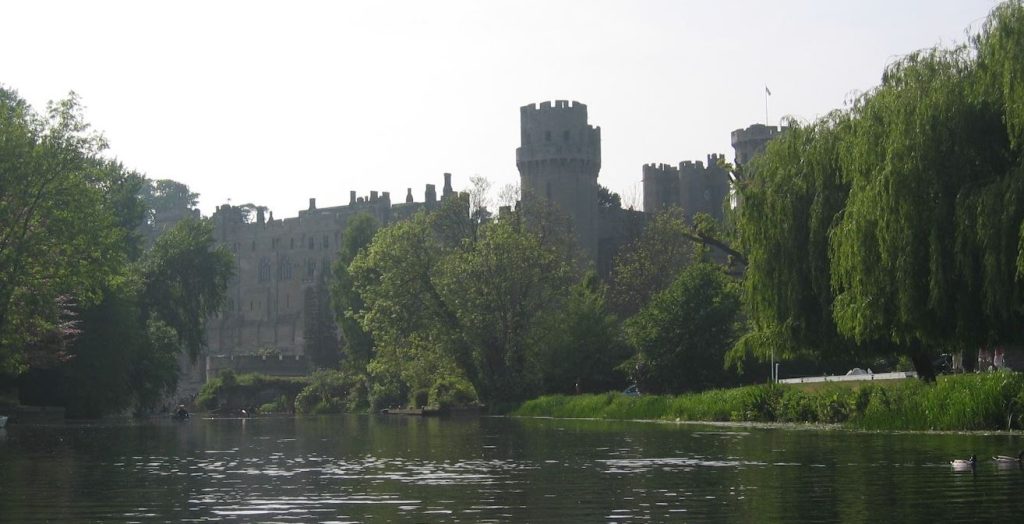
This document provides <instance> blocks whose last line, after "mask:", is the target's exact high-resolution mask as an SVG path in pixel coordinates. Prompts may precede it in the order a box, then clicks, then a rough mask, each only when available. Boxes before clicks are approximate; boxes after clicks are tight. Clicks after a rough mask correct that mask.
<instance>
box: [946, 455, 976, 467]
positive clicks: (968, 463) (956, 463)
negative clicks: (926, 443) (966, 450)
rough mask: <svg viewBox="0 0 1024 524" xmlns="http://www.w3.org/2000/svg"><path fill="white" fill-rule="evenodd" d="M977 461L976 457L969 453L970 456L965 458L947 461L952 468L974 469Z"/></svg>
mask: <svg viewBox="0 0 1024 524" xmlns="http://www.w3.org/2000/svg"><path fill="white" fill-rule="evenodd" d="M977 463H978V457H976V456H974V455H971V458H969V459H967V460H964V459H956V460H952V461H950V462H949V464H950V465H951V466H953V469H974V465H975V464H977Z"/></svg>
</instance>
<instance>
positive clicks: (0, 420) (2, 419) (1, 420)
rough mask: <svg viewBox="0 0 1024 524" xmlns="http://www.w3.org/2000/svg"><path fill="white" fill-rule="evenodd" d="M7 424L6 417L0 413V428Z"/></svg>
mask: <svg viewBox="0 0 1024 524" xmlns="http://www.w3.org/2000/svg"><path fill="white" fill-rule="evenodd" d="M6 425H7V417H5V416H3V415H0V428H2V427H4V426H6Z"/></svg>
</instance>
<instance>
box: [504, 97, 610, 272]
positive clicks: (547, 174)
mask: <svg viewBox="0 0 1024 524" xmlns="http://www.w3.org/2000/svg"><path fill="white" fill-rule="evenodd" d="M519 117H520V146H519V148H518V149H516V167H518V168H519V176H520V186H521V188H522V199H523V203H524V204H526V209H529V208H530V206H529V205H528V204H529V203H530V202H531V201H532V200H535V199H536V200H546V201H547V202H549V203H552V204H554V205H555V206H557V207H558V208H560V209H561V210H562V212H563V213H565V214H566V215H568V217H569V219H570V220H571V221H572V224H573V228H574V229H575V231H576V236H577V240H578V241H579V243H580V246H581V247H582V248H583V252H584V253H586V254H587V255H588V256H589V257H590V259H591V260H596V259H597V234H598V232H597V228H598V225H597V205H598V204H597V201H598V197H597V194H598V190H597V175H598V172H599V171H600V170H601V128H600V127H594V126H591V125H590V124H589V123H588V122H587V106H586V105H585V104H581V103H579V102H572V103H570V102H569V101H568V100H556V101H555V102H554V104H552V103H551V102H542V103H541V104H540V105H539V106H538V105H535V104H530V105H527V106H523V107H522V108H520V110H519ZM527 219H529V217H527Z"/></svg>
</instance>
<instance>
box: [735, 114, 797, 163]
mask: <svg viewBox="0 0 1024 524" xmlns="http://www.w3.org/2000/svg"><path fill="white" fill-rule="evenodd" d="M785 130H786V128H785V127H782V128H779V127H776V126H766V125H764V124H754V125H752V126H750V127H748V128H746V129H737V130H735V131H733V132H732V147H733V149H734V150H735V151H736V164H737V165H743V164H746V163H747V162H749V161H750V160H751V159H752V158H754V156H756V155H757V154H758V153H760V152H761V151H763V150H764V146H765V144H767V143H768V142H769V141H770V140H772V139H773V138H775V137H776V136H778V135H779V134H781V133H783V132H784V131H785Z"/></svg>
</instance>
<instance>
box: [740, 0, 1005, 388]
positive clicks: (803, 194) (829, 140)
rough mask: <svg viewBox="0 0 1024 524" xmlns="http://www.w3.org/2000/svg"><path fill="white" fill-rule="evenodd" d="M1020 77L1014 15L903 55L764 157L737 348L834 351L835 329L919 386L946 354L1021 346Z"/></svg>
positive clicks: (750, 207) (748, 228)
mask: <svg viewBox="0 0 1024 524" xmlns="http://www.w3.org/2000/svg"><path fill="white" fill-rule="evenodd" d="M1021 78H1024V7H1022V5H1021V3H1020V2H1019V1H1013V2H1007V3H1004V4H1002V5H1000V6H999V7H997V8H996V9H995V10H994V11H993V13H992V15H991V16H990V17H989V19H988V20H987V22H986V24H985V25H984V27H983V29H982V31H981V32H980V33H979V34H978V35H977V36H975V37H974V38H972V40H971V42H970V44H969V45H962V46H958V47H955V48H952V49H939V48H936V49H930V50H925V51H920V52H916V53H913V54H910V55H908V56H906V57H904V58H902V59H900V60H898V61H897V62H895V63H893V64H892V65H891V66H889V67H888V68H887V69H886V71H885V72H884V75H883V78H882V83H881V85H879V86H878V87H877V88H875V89H874V90H872V91H870V92H868V93H866V94H865V95H863V96H861V97H860V98H859V99H858V100H857V101H856V102H855V103H854V105H853V107H851V108H850V109H848V110H846V111H843V112H840V113H835V114H833V115H831V116H829V117H828V118H826V119H825V120H823V121H819V122H817V123H816V124H814V125H813V126H811V127H810V128H808V129H801V128H799V127H797V128H795V129H791V130H790V133H789V134H788V136H785V137H783V138H781V139H779V140H776V141H775V142H774V143H772V144H771V145H769V147H768V150H767V151H766V153H765V155H764V156H763V157H762V159H761V160H760V162H759V163H758V164H756V165H755V167H757V170H756V172H757V174H756V177H755V178H756V179H757V180H755V181H753V182H752V183H751V184H750V186H749V187H747V188H745V191H746V192H745V194H744V202H745V206H746V208H745V209H744V211H743V215H742V216H743V222H742V227H743V236H744V239H745V242H746V247H747V249H748V251H749V253H750V273H749V276H748V286H749V293H748V307H749V310H750V312H751V316H752V318H753V319H754V322H755V326H757V327H758V328H759V329H758V330H756V331H755V334H756V335H757V336H761V337H762V339H761V340H757V339H756V338H752V337H747V339H746V341H747V342H760V345H759V347H761V348H764V347H770V346H772V345H773V344H775V345H786V344H792V343H793V342H794V341H796V342H797V344H796V345H797V346H799V345H800V344H799V343H800V342H808V341H809V342H814V341H815V340H818V344H817V345H818V348H819V349H821V350H824V351H828V349H827V347H828V346H830V339H831V337H830V333H831V332H832V329H833V326H832V325H831V323H832V322H834V329H835V333H836V334H837V335H838V336H839V337H842V339H845V340H848V341H852V342H853V343H855V344H858V345H860V346H862V347H871V346H874V347H883V348H884V349H886V350H889V351H893V352H896V353H900V354H905V355H908V356H910V357H911V358H912V360H913V361H914V364H915V367H916V368H917V369H918V371H919V372H921V374H922V376H923V377H924V378H930V377H931V376H933V372H932V370H931V365H930V357H931V356H932V355H933V354H934V353H935V352H936V351H937V350H938V349H940V348H943V349H945V348H957V347H961V348H962V347H975V346H981V345H985V344H989V343H1013V342H1020V340H1021V338H1022V336H1024V335H1022V333H1021V331H1020V329H1019V326H1020V325H1021V324H1022V323H1024V314H1022V313H1024V301H1022V300H1021V298H1022V290H1024V289H1022V278H1024V177H1022V175H1024V173H1022V156H1021V145H1022V144H1024V88H1022V87H1021V82H1020V79H1021ZM748 193H749V194H748ZM808 255H809V256H808ZM828 312H831V317H832V318H831V319H829V318H828ZM813 345H814V344H812V346H813Z"/></svg>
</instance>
